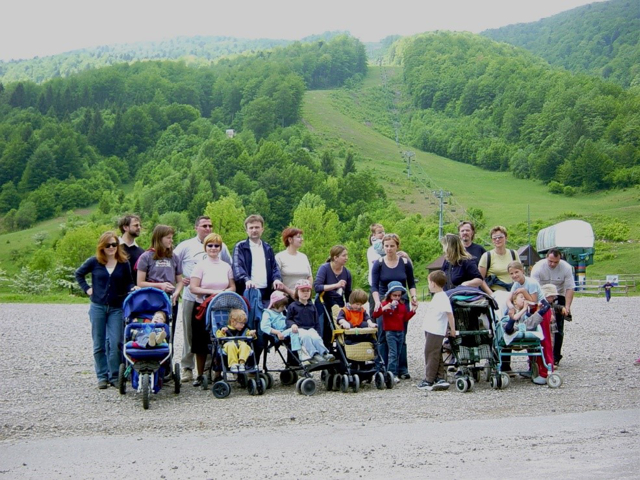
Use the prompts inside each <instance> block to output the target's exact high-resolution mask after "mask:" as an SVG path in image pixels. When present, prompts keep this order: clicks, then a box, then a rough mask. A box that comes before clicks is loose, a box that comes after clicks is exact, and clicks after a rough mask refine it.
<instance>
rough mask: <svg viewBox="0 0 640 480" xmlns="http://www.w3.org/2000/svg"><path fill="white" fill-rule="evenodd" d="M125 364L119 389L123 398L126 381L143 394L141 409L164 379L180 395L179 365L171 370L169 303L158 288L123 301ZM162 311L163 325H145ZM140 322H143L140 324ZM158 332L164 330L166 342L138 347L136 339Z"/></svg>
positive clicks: (148, 289)
mask: <svg viewBox="0 0 640 480" xmlns="http://www.w3.org/2000/svg"><path fill="white" fill-rule="evenodd" d="M123 309H124V319H125V328H124V342H125V343H124V348H123V353H124V360H125V361H124V363H121V364H120V370H119V372H118V389H119V390H120V394H122V395H124V394H125V393H126V389H127V379H131V386H132V387H133V388H134V389H135V390H136V391H137V392H140V393H142V406H143V407H144V408H145V410H146V409H148V408H149V399H150V396H151V392H153V393H158V392H159V391H160V389H161V388H162V384H163V382H164V381H166V380H173V383H174V392H175V393H180V364H179V363H176V364H175V365H174V368H173V372H172V371H171V365H172V363H173V362H172V358H173V339H172V338H171V328H170V325H171V312H172V307H171V301H170V300H169V297H168V296H167V294H166V293H164V292H163V291H162V290H158V289H157V288H141V289H139V290H135V291H133V292H131V293H130V294H129V295H128V296H127V298H126V299H125V301H124V304H123ZM158 311H160V312H163V313H164V314H165V317H166V319H167V322H166V323H145V322H144V320H145V319H147V320H151V318H152V317H153V314H154V313H156V312H158ZM141 319H142V321H140V320H141ZM158 330H160V331H164V333H165V335H166V343H162V344H160V345H157V346H154V347H150V346H146V347H140V346H139V345H138V344H137V343H136V342H135V339H136V336H137V335H139V334H141V333H142V334H144V333H145V332H146V333H148V332H150V331H153V332H154V333H155V332H157V331H158Z"/></svg>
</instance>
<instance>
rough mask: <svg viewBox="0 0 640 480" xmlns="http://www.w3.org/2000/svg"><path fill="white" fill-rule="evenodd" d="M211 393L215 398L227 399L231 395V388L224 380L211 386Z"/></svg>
mask: <svg viewBox="0 0 640 480" xmlns="http://www.w3.org/2000/svg"><path fill="white" fill-rule="evenodd" d="M211 392H212V393H213V396H214V397H216V398H227V397H228V396H229V394H230V393H231V386H230V385H229V384H228V383H227V382H225V381H224V380H220V381H218V382H216V383H214V384H213V387H211Z"/></svg>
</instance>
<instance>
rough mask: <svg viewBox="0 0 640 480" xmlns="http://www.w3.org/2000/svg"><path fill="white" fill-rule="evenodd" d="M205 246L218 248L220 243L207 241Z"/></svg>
mask: <svg viewBox="0 0 640 480" xmlns="http://www.w3.org/2000/svg"><path fill="white" fill-rule="evenodd" d="M207 248H220V245H219V244H217V243H207Z"/></svg>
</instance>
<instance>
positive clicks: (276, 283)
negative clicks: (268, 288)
mask: <svg viewBox="0 0 640 480" xmlns="http://www.w3.org/2000/svg"><path fill="white" fill-rule="evenodd" d="M273 289H274V290H284V283H282V282H281V281H280V280H274V282H273Z"/></svg>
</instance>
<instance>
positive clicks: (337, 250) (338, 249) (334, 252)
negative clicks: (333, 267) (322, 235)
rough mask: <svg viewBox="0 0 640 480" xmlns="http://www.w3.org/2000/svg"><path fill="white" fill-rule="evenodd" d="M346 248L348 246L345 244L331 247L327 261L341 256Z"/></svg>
mask: <svg viewBox="0 0 640 480" xmlns="http://www.w3.org/2000/svg"><path fill="white" fill-rule="evenodd" d="M346 249H347V247H345V246H344V245H334V246H333V247H331V250H329V258H327V263H329V262H330V261H331V260H333V258H334V257H339V256H340V255H342V252H344V251H345V250H346Z"/></svg>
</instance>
